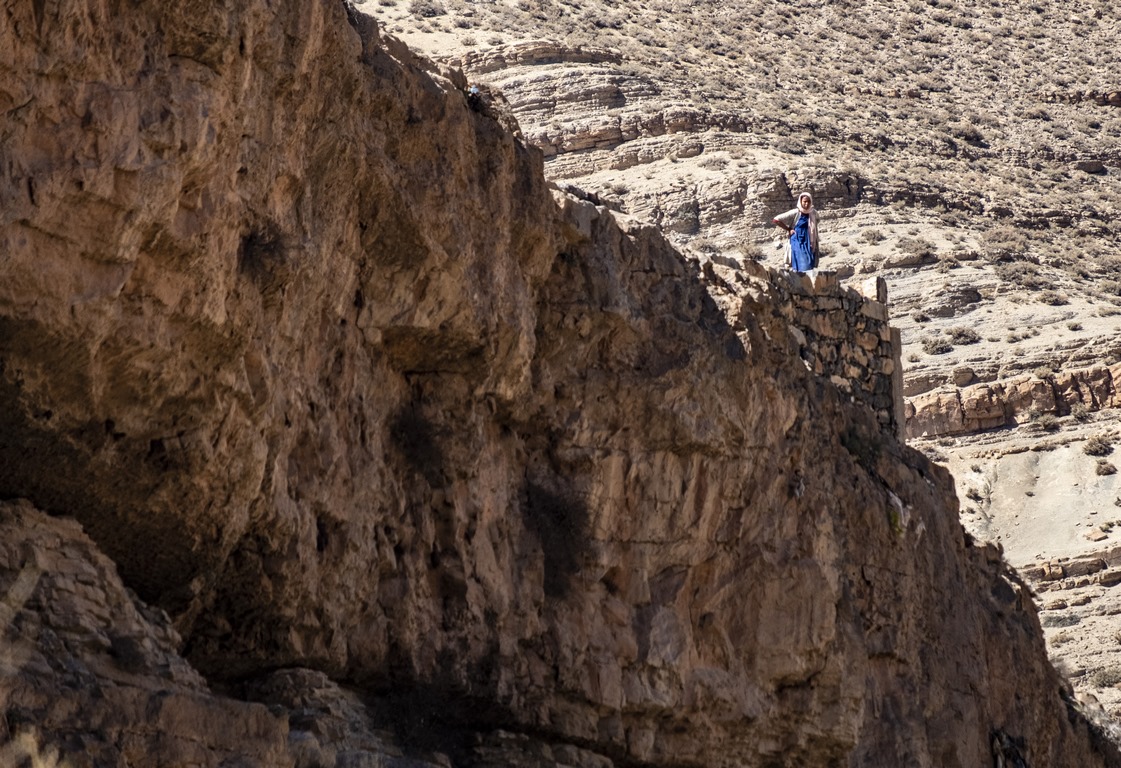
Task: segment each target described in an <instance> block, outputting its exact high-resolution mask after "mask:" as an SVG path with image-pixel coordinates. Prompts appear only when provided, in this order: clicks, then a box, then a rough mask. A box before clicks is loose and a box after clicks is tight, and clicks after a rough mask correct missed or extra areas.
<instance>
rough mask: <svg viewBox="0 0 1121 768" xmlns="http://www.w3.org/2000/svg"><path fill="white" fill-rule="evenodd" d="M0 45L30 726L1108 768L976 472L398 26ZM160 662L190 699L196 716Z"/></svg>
mask: <svg viewBox="0 0 1121 768" xmlns="http://www.w3.org/2000/svg"><path fill="white" fill-rule="evenodd" d="M0 51H3V52H4V53H3V54H2V56H3V58H2V59H0V107H2V108H3V109H4V110H5V114H6V118H5V123H4V124H3V127H2V129H3V131H4V141H5V147H6V148H7V149H8V150H10V152H9V154H8V155H7V158H8V159H7V160H6V162H5V164H4V165H3V166H2V167H0V202H2V205H0V217H2V218H0V242H2V243H3V262H2V263H3V271H4V278H5V279H4V280H3V281H2V282H0V496H2V497H5V498H13V497H22V498H25V499H27V500H28V502H25V503H20V504H18V505H5V506H4V507H3V509H2V510H0V520H2V521H3V524H4V526H5V534H4V536H3V538H2V539H0V541H3V542H4V546H5V549H4V551H3V552H4V557H5V560H4V562H3V563H2V564H0V566H2V568H3V573H4V579H5V584H6V585H8V592H7V594H8V596H9V598H8V601H7V603H6V605H7V606H8V609H9V610H8V613H6V614H5V618H6V619H7V618H8V617H9V616H11V617H12V619H11V620H10V621H9V622H8V623H7V624H6V626H7V627H8V628H9V633H8V635H6V636H5V637H6V642H8V643H9V647H11V648H13V649H28V650H27V651H26V653H27V654H30V655H27V656H26V658H27V659H34V661H33V663H32V662H29V663H22V661H21V663H19V664H12V665H8V666H6V667H5V668H4V672H3V674H4V677H3V681H2V683H0V685H2V690H3V691H4V694H5V695H4V699H3V701H4V706H5V709H6V712H8V713H16V714H18V717H9V718H7V722H8V723H9V724H7V725H5V727H6V728H8V729H10V730H9V732H8V733H7V734H5V735H7V736H9V737H12V738H14V737H16V736H19V737H20V738H24V736H25V734H26V733H32V730H27V731H24V730H19V731H18V733H17V732H16V728H15V727H14V726H12V725H11V724H10V723H13V722H17V723H18V722H24V723H26V722H28V721H35V722H37V723H40V724H41V725H39V726H37V730H34V733H33V737H34V739H36V740H37V741H36V743H35V748H36V749H38V750H40V752H43V753H50V754H55V753H62V754H65V755H67V756H68V757H69V758H72V759H77V757H76V756H78V755H81V754H83V751H82V750H83V747H78V746H75V744H77V743H82V744H87V743H88V744H93V745H94V747H95V748H96V749H95V750H94V754H97V755H99V757H98V758H96V759H100V760H103V761H104V762H107V763H112V762H113V761H114V760H115V761H117V762H118V763H122V764H123V763H124V762H125V761H129V762H144V761H149V762H153V763H157V764H159V763H164V764H173V763H177V762H190V763H192V764H201V765H219V764H229V762H230V761H232V760H240V761H242V762H244V763H248V764H258V765H287V764H292V765H309V766H310V765H323V764H335V765H339V766H342V765H354V764H362V763H361V762H359V760H360V759H361V760H366V759H369V760H370V761H375V762H377V761H380V762H378V763H377V764H382V763H388V764H392V761H393V760H395V759H397V757H399V756H402V755H405V754H406V753H405V752H403V751H401V750H402V749H408V750H419V751H425V750H427V752H428V753H430V756H431V759H432V760H433V761H435V762H436V763H441V764H446V763H447V761H449V760H451V761H452V762H455V763H463V764H469V763H474V764H481V765H511V764H525V765H561V764H565V765H570V764H578V765H593V764H594V765H604V766H606V765H611V764H613V763H615V762H618V763H620V764H626V765H640V764H641V765H662V766H671V765H673V766H676V765H711V766H723V765H727V766H731V765H758V766H773V765H894V764H914V765H920V766H928V765H929V766H934V765H963V766H964V765H979V764H984V763H985V762H986V761H989V760H992V759H993V749H994V746H993V745H994V743H995V744H996V747H995V748H996V749H997V750H998V751H1000V753H1001V754H1002V756H1003V757H1005V758H1009V757H1011V755H1012V754H1013V753H1021V754H1023V755H1025V756H1027V757H1028V758H1029V760H1030V763H1031V764H1032V765H1050V766H1088V765H1089V766H1093V765H1116V764H1119V763H1118V759H1117V756H1116V753H1115V751H1113V750H1112V748H1111V747H1109V746H1108V745H1105V744H1103V743H1099V742H1098V741H1097V740H1096V736H1095V733H1094V732H1093V731H1092V729H1090V727H1089V726H1088V725H1087V723H1086V722H1085V721H1083V720H1082V719H1080V717H1079V716H1078V715H1077V714H1076V713H1075V712H1074V710H1073V709H1072V706H1073V705H1072V704H1071V703H1070V702H1069V701H1068V700H1067V699H1066V698H1064V692H1063V691H1064V689H1063V685H1062V681H1061V680H1060V678H1059V677H1058V675H1056V673H1055V672H1054V671H1053V670H1052V669H1051V667H1050V665H1049V664H1048V662H1047V660H1046V656H1045V654H1044V650H1043V645H1042V640H1041V638H1040V629H1039V623H1038V620H1037V618H1036V615H1035V611H1034V608H1033V606H1032V604H1031V601H1030V599H1029V596H1028V593H1027V591H1026V589H1025V588H1024V586H1023V584H1022V583H1021V582H1020V581H1019V580H1018V579H1017V578H1016V577H1015V576H1014V575H1013V574H1012V573H1011V571H1009V570H1008V569H1007V568H1006V566H1005V565H1004V564H1003V563H1002V562H1001V558H1000V555H999V552H998V551H997V550H995V549H993V548H982V547H978V546H974V545H973V544H972V543H971V542H970V541H969V540H968V539H967V537H965V536H964V534H963V532H962V529H961V527H960V525H959V524H958V522H957V517H956V500H955V499H954V496H953V491H952V484H951V483H950V480H949V476H948V475H947V474H946V473H945V472H944V471H942V470H940V469H938V468H937V467H935V466H933V465H931V464H930V463H929V462H928V461H927V460H926V459H924V458H923V457H922V456H921V455H919V454H917V453H915V452H912V451H909V450H907V449H906V448H905V447H903V446H901V445H900V444H899V443H898V442H897V441H896V439H895V438H894V436H893V435H892V431H893V430H892V429H890V428H888V429H885V425H884V424H882V423H881V420H880V419H879V418H878V417H877V414H876V412H875V410H874V409H873V408H869V407H868V404H867V403H866V402H863V401H859V400H857V399H855V398H853V397H852V396H851V395H850V394H849V393H848V392H845V391H842V389H841V388H839V387H838V386H837V384H836V383H835V382H833V381H831V380H830V379H827V378H824V377H822V376H817V375H815V374H814V373H813V372H812V371H808V370H807V369H806V366H805V365H804V364H803V360H802V359H801V358H800V357H799V352H798V350H799V349H800V348H801V347H802V346H804V345H802V343H801V342H800V340H799V339H798V338H797V334H796V333H794V332H793V331H792V330H791V325H790V321H789V317H788V310H787V308H786V307H784V306H783V305H782V304H781V303H780V302H778V301H776V300H775V297H774V296H773V295H770V294H767V293H766V292H761V291H754V292H753V291H751V290H749V289H748V288H749V285H750V284H751V283H752V281H753V278H752V274H751V271H750V270H736V269H735V268H733V267H730V268H729V270H730V271H728V272H727V273H725V274H719V273H718V271H717V270H716V269H715V268H713V269H710V270H708V271H706V270H704V269H697V266H696V265H695V264H694V263H693V262H690V261H688V260H686V259H684V258H683V257H682V256H681V255H680V254H679V253H677V252H676V251H674V250H673V249H672V248H671V247H670V246H669V244H668V243H667V242H666V241H665V240H664V239H663V238H662V237H661V235H660V234H659V233H658V232H657V231H656V230H655V229H653V227H651V226H650V225H648V224H639V223H636V222H635V221H632V220H628V219H626V218H625V217H624V218H617V217H615V216H613V215H612V214H611V213H610V212H608V211H607V210H606V209H605V208H604V207H602V206H596V205H595V204H593V203H591V202H588V201H585V200H580V199H577V198H575V197H572V196H568V195H564V194H561V193H559V192H556V193H554V192H551V191H550V190H549V189H548V187H547V185H546V183H545V181H544V178H543V176H542V172H541V157H540V155H539V154H538V153H537V152H535V151H532V150H529V149H527V148H526V147H525V146H524V145H522V144H521V143H520V142H518V141H516V140H515V139H514V137H513V135H512V134H511V133H510V132H509V131H508V130H506V129H505V128H503V126H502V124H501V122H500V120H498V119H496V117H495V116H494V115H493V114H491V111H490V109H489V108H488V107H487V105H486V104H483V103H479V102H477V101H472V100H471V99H470V98H469V94H468V93H466V92H465V91H464V90H463V86H464V83H463V81H462V80H460V79H459V78H457V77H455V76H454V74H452V73H444V74H440V73H439V72H437V71H435V69H436V68H435V67H433V66H431V65H427V64H425V63H424V62H422V61H420V60H418V59H416V58H415V57H413V56H412V55H411V54H409V53H408V52H407V51H406V50H404V48H403V47H402V46H400V45H399V44H397V43H395V42H394V41H392V40H391V39H388V38H382V37H381V36H380V34H379V32H378V30H377V28H376V25H375V24H374V23H373V21H372V20H370V19H368V18H366V17H364V16H361V15H360V14H357V13H355V12H353V11H352V10H351V9H350V8H348V7H347V6H345V5H343V4H341V3H334V2H326V1H325V2H314V3H299V2H280V3H276V2H273V3H266V2H264V0H250V2H237V3H234V2H232V1H228V2H206V3H204V2H183V3H178V4H173V5H166V4H158V5H152V4H141V5H139V6H130V7H129V8H127V9H126V8H115V9H113V10H112V11H110V10H109V9H108V8H107V7H105V6H104V5H102V4H98V3H92V2H83V1H82V0H73V1H72V2H67V3H61V4H50V5H34V4H33V5H30V6H18V7H16V8H12V9H8V10H6V11H5V12H4V14H3V16H2V17H0ZM426 70H427V71H426ZM881 341H883V339H882V337H880V338H877V339H876V343H877V345H878V344H879V343H880V342H881ZM869 343H871V341H870V342H869ZM877 348H878V347H877ZM811 362H812V361H811ZM812 367H813V365H812V364H811V368H812ZM888 373H890V372H888ZM29 505H33V506H34V507H37V508H39V509H40V510H44V511H46V512H49V513H51V514H53V515H65V516H72V517H73V518H75V519H76V520H77V521H78V523H80V525H81V527H82V529H84V531H85V534H82V533H80V532H79V531H78V528H77V525H76V524H75V523H71V522H60V521H57V520H50V519H47V518H45V517H44V516H42V515H41V514H39V513H38V512H35V511H34V510H33V509H32V508H31V506H29ZM86 534H88V536H89V539H88V540H87V539H86V538H85V535H86ZM90 541H92V542H95V543H96V548H95V547H94V546H93V544H91V543H90ZM9 542H11V544H9ZM17 543H18V546H17ZM101 553H104V554H101ZM107 558H108V559H107ZM110 561H111V562H112V564H115V565H116V566H117V568H118V569H119V571H120V575H121V579H122V580H123V584H124V585H126V586H127V587H128V588H131V589H132V590H134V591H135V593H136V594H137V595H138V598H137V599H134V598H133V597H132V596H131V595H129V594H128V593H126V592H125V591H124V589H123V588H122V586H121V585H120V584H119V583H117V582H115V580H114V579H115V577H114V576H113V575H112V573H111V571H112V567H111V565H110ZM29 563H34V564H35V565H34V568H35V569H36V570H34V571H31V573H32V574H34V573H36V572H40V571H42V572H44V573H45V572H47V571H50V572H51V573H52V574H53V573H58V574H59V576H57V577H55V576H51V577H50V578H46V577H44V578H40V579H38V580H35V579H34V578H33V576H26V575H25V574H26V573H28V571H27V568H28V567H29V565H28V564H29ZM67 574H73V576H72V577H68V576H67ZM33 582H34V583H33ZM37 590H38V591H37ZM56 603H57V605H59V606H72V607H71V608H67V609H66V610H61V609H60V610H58V611H53V610H52V605H54V604H56ZM145 604H148V605H152V606H156V607H157V608H158V609H161V610H163V611H165V612H166V613H167V614H169V616H170V624H169V623H168V622H166V621H165V620H164V619H163V618H162V617H161V616H160V615H159V614H158V613H152V615H151V616H150V617H148V618H145V617H146V616H148V614H149V613H150V612H151V609H148V608H145V607H144V605H145ZM67 633H69V634H67ZM176 633H178V638H179V639H177V635H176ZM68 637H73V638H74V639H73V642H70V643H69V644H68V641H67V638H68ZM7 638H14V639H7ZM180 639H181V640H180ZM19 652H20V653H23V652H24V651H19ZM179 654H181V655H182V657H183V658H185V659H186V660H187V661H189V662H190V663H191V664H192V665H194V667H195V668H197V669H198V670H199V671H200V672H201V673H202V674H203V675H205V676H206V678H207V679H208V680H209V681H210V684H211V685H213V686H214V687H215V688H216V689H220V690H221V691H222V692H223V693H222V694H218V693H211V692H210V691H208V690H207V689H206V686H205V684H204V683H203V681H202V679H201V678H200V677H198V675H196V674H195V673H194V672H192V671H191V669H190V668H189V667H188V666H187V665H186V664H185V663H184V662H183V661H182V659H181V658H180V656H179ZM70 662H73V663H70ZM82 666H84V668H85V670H86V671H85V672H81V674H80V675H79V673H77V672H72V670H73V669H76V668H79V667H82ZM122 670H123V671H122ZM278 670H280V671H278ZM74 675H78V677H74ZM83 675H84V676H83ZM122 676H123V677H122ZM340 682H341V683H345V684H347V685H348V686H353V687H354V688H356V689H357V690H358V691H360V693H361V695H360V696H359V695H357V694H355V693H353V692H349V691H347V690H344V689H342V688H339V687H338V685H337V684H338V683H340ZM83 690H89V691H98V690H100V691H106V692H108V691H111V695H109V694H106V695H105V696H104V697H102V696H99V695H96V694H95V693H89V694H86V693H82V691H83ZM122 691H123V692H122ZM52 692H60V693H59V696H58V697H57V700H54V701H52V700H51V698H52V696H53V694H52ZM231 696H239V697H242V698H248V699H252V700H254V701H258V702H262V703H267V704H270V705H271V708H270V709H264V708H262V707H260V706H259V705H252V704H246V703H244V702H243V701H240V700H235V699H233V698H230V697H231ZM153 697H158V700H159V701H171V702H173V703H175V702H182V707H183V708H186V710H189V711H191V712H193V713H194V714H193V715H191V716H190V717H185V718H180V717H177V716H175V713H177V712H180V711H186V710H181V709H179V708H178V704H177V705H176V707H171V706H169V707H168V709H167V710H166V711H167V713H168V714H167V720H168V722H167V723H166V724H165V725H164V726H161V730H166V732H167V733H169V734H171V736H169V737H168V738H169V741H168V742H164V741H161V740H160V738H158V737H157V736H155V735H152V734H151V733H150V732H147V731H144V732H140V733H138V731H140V730H142V729H139V726H138V725H137V723H142V722H143V723H146V722H147V720H145V719H143V718H147V717H150V713H151V711H152V709H153V707H155V708H156V709H157V710H158V711H163V710H159V707H157V706H156V705H155V704H153V703H151V702H152V701H153ZM60 702H65V705H63V704H61V703H60ZM114 702H116V703H117V704H118V706H116V708H113V707H114ZM192 708H193V709H192ZM156 720H157V722H161V723H162V722H163V721H162V720H160V718H159V717H157V718H156ZM0 722H4V721H3V720H0ZM391 726H395V727H396V731H395V733H394V734H393V735H392V739H393V741H394V744H395V745H396V746H392V745H390V746H386V744H385V743H383V740H382V738H381V736H379V735H378V729H379V728H389V727H391ZM232 731H244V732H248V733H250V737H249V738H246V739H244V740H241V741H238V742H237V743H233V742H231V741H229V740H228V739H227V734H229V733H231V732H232ZM191 734H194V735H196V736H197V738H195V739H193V740H192V739H191ZM464 734H468V735H467V736H464ZM529 734H532V737H531V736H530V735H529ZM180 738H181V739H182V740H184V741H186V740H191V743H190V744H178V745H177V744H176V743H171V742H175V741H176V739H180ZM433 745H437V746H438V748H437V747H436V746H433ZM546 747H547V749H546ZM52 750H53V752H52ZM437 753H439V754H438V755H437ZM362 755H365V757H359V756H362ZM379 755H380V756H381V757H378V756H379ZM449 755H450V757H449ZM395 756H397V757H395ZM401 759H405V758H404V757H402V758H401ZM426 759H427V758H426ZM413 764H415V763H413Z"/></svg>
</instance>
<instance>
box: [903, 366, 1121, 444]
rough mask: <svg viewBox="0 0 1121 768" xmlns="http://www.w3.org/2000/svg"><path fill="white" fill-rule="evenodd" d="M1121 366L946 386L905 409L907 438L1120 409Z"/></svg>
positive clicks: (922, 396) (922, 395) (963, 432)
mask: <svg viewBox="0 0 1121 768" xmlns="http://www.w3.org/2000/svg"><path fill="white" fill-rule="evenodd" d="M1118 376H1121V364H1119V365H1112V366H1108V367H1107V366H1104V365H1095V366H1092V367H1090V368H1075V369H1072V370H1066V371H1063V372H1062V373H1059V374H1054V375H1048V376H1045V377H1042V378H1041V377H1039V376H1036V375H1032V374H1029V375H1022V376H1013V377H1011V378H1008V379H1004V380H1002V381H994V382H988V383H981V384H972V385H969V386H964V387H960V388H955V387H942V388H940V389H937V390H934V391H932V392H926V393H923V394H921V395H916V396H915V397H912V398H910V399H909V400H908V402H907V404H906V423H907V430H906V431H907V435H908V436H910V437H935V436H938V435H961V434H967V433H971V432H978V431H982V430H986V429H995V428H997V427H1006V426H1012V425H1015V424H1019V423H1023V422H1026V421H1028V420H1030V419H1031V418H1033V417H1036V416H1039V415H1041V414H1052V415H1058V416H1065V415H1067V414H1070V413H1071V412H1073V411H1074V410H1076V409H1081V410H1082V412H1084V413H1089V412H1091V411H1098V410H1101V409H1103V408H1117V407H1121V398H1119V397H1118V394H1117V389H1116V385H1115V382H1116V381H1117V377H1118Z"/></svg>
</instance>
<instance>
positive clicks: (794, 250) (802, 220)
mask: <svg viewBox="0 0 1121 768" xmlns="http://www.w3.org/2000/svg"><path fill="white" fill-rule="evenodd" d="M816 266H817V259H815V258H814V251H813V247H812V246H811V245H810V217H809V216H803V215H802V214H798V221H797V223H795V225H794V234H793V235H792V236H791V237H790V268H791V269H793V270H794V271H795V272H809V271H810V270H811V269H814V268H815V267H816Z"/></svg>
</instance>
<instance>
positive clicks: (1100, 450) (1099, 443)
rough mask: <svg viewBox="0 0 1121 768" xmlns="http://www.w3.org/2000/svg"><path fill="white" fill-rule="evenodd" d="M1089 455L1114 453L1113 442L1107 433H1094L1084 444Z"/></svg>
mask: <svg viewBox="0 0 1121 768" xmlns="http://www.w3.org/2000/svg"><path fill="white" fill-rule="evenodd" d="M1082 452H1083V453H1085V454H1086V455H1087V456H1108V455H1109V454H1111V453H1113V442H1112V441H1111V440H1110V439H1109V438H1108V437H1106V436H1105V435H1094V436H1093V437H1091V438H1090V439H1089V440H1087V441H1086V442H1085V443H1084V444H1083V445H1082Z"/></svg>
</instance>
